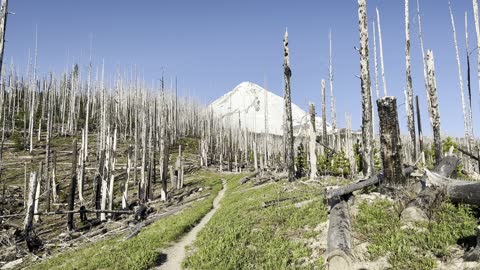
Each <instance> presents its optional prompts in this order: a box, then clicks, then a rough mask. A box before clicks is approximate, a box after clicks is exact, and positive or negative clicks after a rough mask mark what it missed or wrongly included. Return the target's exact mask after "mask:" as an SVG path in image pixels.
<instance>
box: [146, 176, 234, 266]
mask: <svg viewBox="0 0 480 270" xmlns="http://www.w3.org/2000/svg"><path fill="white" fill-rule="evenodd" d="M222 181H223V183H222V184H223V188H222V190H220V192H219V193H218V195H217V197H215V199H214V200H213V209H212V210H210V212H208V213H207V214H206V215H205V216H204V217H203V218H202V220H200V223H198V224H197V225H196V226H195V227H193V229H192V230H191V231H189V232H188V233H187V234H186V235H185V236H184V237H182V238H181V239H180V241H178V242H176V243H175V244H173V246H171V247H169V248H167V249H166V250H163V251H162V254H161V259H160V262H159V264H158V265H157V267H155V268H153V269H157V270H180V269H182V262H183V260H184V259H185V255H186V251H185V247H187V246H189V245H191V244H192V243H193V241H195V239H196V238H197V234H198V232H199V231H200V230H202V229H203V227H205V225H206V224H207V223H208V221H210V219H211V218H212V216H213V215H214V214H215V212H216V211H217V210H218V208H219V205H220V200H221V199H222V198H223V196H224V195H225V190H226V189H227V183H226V181H225V180H222Z"/></svg>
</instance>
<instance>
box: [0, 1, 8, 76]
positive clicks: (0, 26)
mask: <svg viewBox="0 0 480 270" xmlns="http://www.w3.org/2000/svg"><path fill="white" fill-rule="evenodd" d="M7 15H8V0H2V17H1V18H0V74H2V65H3V48H4V45H5V29H6V27H7Z"/></svg>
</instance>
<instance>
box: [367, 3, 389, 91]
mask: <svg viewBox="0 0 480 270" xmlns="http://www.w3.org/2000/svg"><path fill="white" fill-rule="evenodd" d="M365 2H366V0H365ZM376 11H377V27H378V43H379V45H380V67H381V68H382V82H383V95H384V96H386V95H387V82H386V81H385V66H384V65H383V41H382V27H381V25H380V12H379V11H378V8H377V9H376ZM366 14H367V11H366V10H365V18H366V17H367V15H366ZM366 29H367V30H366V31H368V27H367V28H366ZM367 35H368V33H367ZM367 46H368V43H367Z"/></svg>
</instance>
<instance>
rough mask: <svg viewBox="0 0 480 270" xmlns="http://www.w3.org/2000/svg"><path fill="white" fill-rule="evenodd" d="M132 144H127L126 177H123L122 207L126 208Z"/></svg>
mask: <svg viewBox="0 0 480 270" xmlns="http://www.w3.org/2000/svg"><path fill="white" fill-rule="evenodd" d="M132 150H133V149H132V145H129V146H128V159H127V178H126V179H125V184H124V185H123V194H122V208H123V209H126V208H127V207H128V182H130V174H131V171H132Z"/></svg>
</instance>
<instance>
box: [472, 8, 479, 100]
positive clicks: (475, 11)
mask: <svg viewBox="0 0 480 270" xmlns="http://www.w3.org/2000/svg"><path fill="white" fill-rule="evenodd" d="M472 1H473V16H474V19H475V33H476V34H477V61H478V68H477V76H478V82H479V85H478V94H479V95H480V50H479V49H478V48H480V22H479V19H478V0H472Z"/></svg>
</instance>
